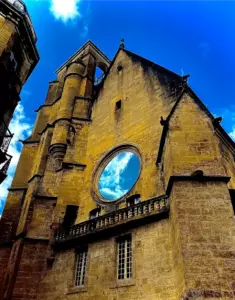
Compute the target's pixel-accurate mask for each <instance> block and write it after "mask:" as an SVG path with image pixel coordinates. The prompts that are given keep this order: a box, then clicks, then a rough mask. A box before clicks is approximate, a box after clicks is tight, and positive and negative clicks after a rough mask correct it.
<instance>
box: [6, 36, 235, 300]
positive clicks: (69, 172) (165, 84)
mask: <svg viewBox="0 0 235 300" xmlns="http://www.w3.org/2000/svg"><path fill="white" fill-rule="evenodd" d="M97 68H100V69H101V70H102V71H103V75H102V76H101V78H99V79H98V80H95V74H96V69H97ZM187 77H188V76H184V77H181V76H179V75H177V74H175V73H173V72H171V71H169V70H167V69H165V68H163V67H161V66H159V65H157V64H155V63H153V62H150V61H148V60H146V59H145V58H142V57H140V56H138V55H136V54H134V53H132V52H130V51H128V50H126V49H125V48H124V44H123V42H122V43H121V45H120V48H119V49H118V51H117V53H116V55H115V57H114V59H113V60H112V61H110V60H109V59H108V58H107V57H106V56H105V55H104V54H103V53H102V52H101V51H100V50H99V49H98V48H97V47H96V46H95V45H94V44H93V43H92V42H90V41H89V42H87V43H86V44H85V45H84V46H83V47H82V48H80V49H79V50H78V51H77V52H76V53H75V54H74V55H73V56H72V57H71V58H70V59H69V60H68V61H67V62H66V63H64V64H63V65H62V66H61V67H60V68H59V69H58V70H57V79H56V80H55V81H52V82H50V83H49V90H48V94H47V97H46V100H45V103H44V104H43V105H41V106H40V107H39V108H38V110H37V112H38V116H37V120H36V123H35V126H34V130H33V133H32V135H31V136H30V137H29V138H28V139H27V140H25V141H24V148H23V151H22V154H21V158H20V161H19V164H18V167H17V170H16V174H15V177H14V180H13V183H12V186H11V188H10V190H9V195H8V198H7V203H6V207H5V210H4V213H3V217H2V220H1V223H0V229H1V233H0V239H1V245H0V285H1V297H2V298H1V299H4V300H9V299H14V300H16V299H17V300H19V299H22V300H26V299H27V300H33V299H43V300H60V299H61V300H62V299H63V300H64V299H66V300H75V299H77V300H78V299H79V300H88V299H89V300H98V299H102V300H118V299H123V300H125V299H128V300H129V299H135V300H137V299H146V300H163V299H164V300H179V299H185V300H186V299H215V298H216V299H234V298H235V276H234V275H235V220H234V217H233V216H234V211H233V206H232V203H233V202H232V200H233V197H234V193H233V191H234V189H235V177H234V175H235V167H234V157H235V156H234V155H235V150H234V143H233V141H232V140H231V139H230V137H229V136H228V135H227V134H226V132H225V131H224V130H223V129H222V127H221V126H220V121H221V119H220V118H214V117H213V116H212V114H211V113H210V112H209V111H208V109H207V108H206V107H205V106H204V104H203V103H202V102H201V101H200V99H199V98H198V97H197V96H196V95H195V93H194V92H193V91H192V89H191V88H190V87H189V86H188V84H187ZM124 153H128V155H129V157H136V161H138V162H139V170H138V171H137V173H136V178H135V180H134V182H133V184H132V186H131V187H130V188H128V189H127V190H125V191H124V192H123V193H122V194H121V196H120V197H115V198H114V199H110V198H107V197H106V196H105V195H104V189H103V190H102V188H101V181H102V183H104V182H105V180H106V179H107V180H108V181H109V183H110V182H111V183H112V182H115V183H116V182H118V183H119V184H121V182H120V181H117V176H118V174H117V172H116V170H119V169H122V170H123V169H124V167H123V164H124V162H123V161H121V160H120V155H123V154H124ZM122 157H124V156H122ZM115 159H116V161H115V162H116V165H115V166H116V170H114V173H113V174H114V177H111V178H108V177H106V178H105V177H104V174H106V173H108V172H107V169H108V168H110V166H111V164H112V166H113V165H114V163H113V161H114V160H115ZM132 171H133V172H136V168H132ZM105 172H106V173H105ZM108 174H110V173H108ZM106 175H107V174H106ZM115 176H116V177H115ZM127 177H128V179H131V178H132V174H131V173H129V175H128V176H127ZM106 192H107V188H106ZM116 192H117V190H116Z"/></svg>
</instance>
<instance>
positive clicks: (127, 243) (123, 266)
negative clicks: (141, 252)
mask: <svg viewBox="0 0 235 300" xmlns="http://www.w3.org/2000/svg"><path fill="white" fill-rule="evenodd" d="M117 248H118V249H117V250H118V251H117V255H118V257H117V264H118V265H117V267H118V268H117V278H118V280H124V279H131V278H132V242H131V236H130V235H128V236H125V237H122V238H120V239H118V240H117Z"/></svg>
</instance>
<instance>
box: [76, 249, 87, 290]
mask: <svg viewBox="0 0 235 300" xmlns="http://www.w3.org/2000/svg"><path fill="white" fill-rule="evenodd" d="M80 255H82V266H81V272H80V275H78V274H79V257H80ZM87 270H88V246H83V247H79V248H77V249H76V251H75V268H74V280H73V286H74V287H75V288H84V286H85V285H86V276H87ZM79 277H80V279H78V280H77V278H79ZM78 281H79V284H77V282H78Z"/></svg>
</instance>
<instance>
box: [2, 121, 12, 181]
mask: <svg viewBox="0 0 235 300" xmlns="http://www.w3.org/2000/svg"><path fill="white" fill-rule="evenodd" d="M12 137H13V134H12V133H11V132H10V130H9V128H8V127H7V125H6V124H5V122H4V121H2V122H1V124H0V183H2V182H3V180H4V179H5V178H6V177H7V170H8V168H9V165H10V162H11V159H12V156H11V155H9V154H7V150H8V147H9V145H10V142H11V139H12Z"/></svg>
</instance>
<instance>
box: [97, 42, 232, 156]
mask: <svg viewBox="0 0 235 300" xmlns="http://www.w3.org/2000/svg"><path fill="white" fill-rule="evenodd" d="M120 51H124V52H125V53H126V54H127V55H128V56H129V57H131V58H132V59H133V60H134V61H136V62H140V63H141V64H142V66H143V67H144V66H146V67H150V68H152V69H155V70H156V71H157V72H158V73H162V74H165V75H166V76H169V79H172V80H177V81H178V80H179V82H180V81H184V79H185V78H187V77H188V76H189V75H187V76H181V75H178V74H176V73H175V72H173V71H170V70H168V69H166V68H164V67H162V66H160V65H158V64H156V63H154V62H152V61H150V60H148V59H146V58H144V57H142V56H140V55H138V54H135V53H133V52H131V51H129V50H126V49H125V48H123V47H119V48H118V50H117V52H116V54H115V56H114V58H113V60H112V62H111V64H110V66H109V69H108V71H107V73H106V74H105V76H104V78H103V80H102V82H101V83H100V87H101V86H102V85H103V83H104V81H105V79H106V78H107V76H108V74H109V71H110V69H111V68H112V65H113V64H114V62H115V60H116V58H117V56H118V54H119V52H120ZM98 92H99V89H98V90H97V94H96V96H98ZM185 92H187V93H188V94H190V95H191V97H192V99H193V100H194V101H195V103H197V105H198V106H199V107H200V108H201V109H202V110H203V111H204V112H205V113H206V114H207V116H208V117H209V118H210V119H211V121H212V123H213V125H214V127H215V129H216V131H217V132H218V133H219V135H220V137H221V138H222V139H223V141H224V142H226V143H227V144H228V145H230V146H231V147H232V149H233V151H235V143H234V141H233V140H232V138H231V137H230V136H229V134H228V133H227V132H226V131H225V130H224V129H223V127H222V126H221V125H220V124H219V123H218V122H217V118H215V117H214V116H213V115H212V114H211V112H210V111H209V109H208V108H207V107H206V106H205V105H204V103H203V102H202V101H201V100H200V98H199V97H198V96H197V95H196V94H195V92H194V91H193V90H192V89H191V87H190V86H189V85H188V84H187V81H186V82H185V84H184V87H183V89H182V92H181V93H180V94H179V97H178V99H177V100H176V102H175V105H174V106H173V108H172V110H171V112H170V113H169V115H168V116H167V123H168V122H169V120H170V118H171V116H172V115H173V113H174V111H175V109H176V107H177V106H178V104H179V102H180V101H181V99H182V96H183V94H184V93H185Z"/></svg>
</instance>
